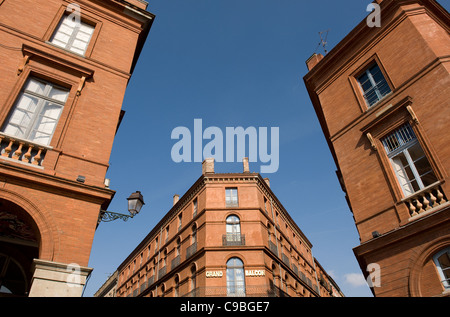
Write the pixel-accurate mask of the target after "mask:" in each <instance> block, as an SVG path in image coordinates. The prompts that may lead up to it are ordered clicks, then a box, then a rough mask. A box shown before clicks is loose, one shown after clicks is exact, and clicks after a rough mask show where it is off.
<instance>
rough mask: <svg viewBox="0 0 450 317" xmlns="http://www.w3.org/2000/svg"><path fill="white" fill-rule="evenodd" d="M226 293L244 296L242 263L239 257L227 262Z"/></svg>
mask: <svg viewBox="0 0 450 317" xmlns="http://www.w3.org/2000/svg"><path fill="white" fill-rule="evenodd" d="M227 295H228V296H245V277H244V263H243V262H242V261H241V259H239V258H231V259H229V260H228V262H227Z"/></svg>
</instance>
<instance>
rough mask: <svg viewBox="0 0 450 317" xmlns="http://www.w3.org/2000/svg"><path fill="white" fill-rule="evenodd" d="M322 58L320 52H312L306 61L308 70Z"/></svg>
mask: <svg viewBox="0 0 450 317" xmlns="http://www.w3.org/2000/svg"><path fill="white" fill-rule="evenodd" d="M322 59H323V55H322V54H316V53H314V54H313V55H312V56H311V57H310V58H308V60H307V61H306V66H308V70H309V71H310V70H311V69H313V68H314V67H315V66H316V65H317V64H319V62H320V61H321V60H322Z"/></svg>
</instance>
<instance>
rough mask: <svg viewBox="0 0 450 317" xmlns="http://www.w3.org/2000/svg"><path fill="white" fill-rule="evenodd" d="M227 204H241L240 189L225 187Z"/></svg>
mask: <svg viewBox="0 0 450 317" xmlns="http://www.w3.org/2000/svg"><path fill="white" fill-rule="evenodd" d="M225 205H226V206H227V207H238V206H239V199H238V189H237V188H236V187H233V188H225Z"/></svg>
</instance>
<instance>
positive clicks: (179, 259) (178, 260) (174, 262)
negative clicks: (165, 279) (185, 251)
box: [171, 255, 181, 270]
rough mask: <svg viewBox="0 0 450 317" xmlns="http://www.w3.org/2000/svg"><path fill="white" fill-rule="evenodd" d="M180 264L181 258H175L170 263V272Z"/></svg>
mask: <svg viewBox="0 0 450 317" xmlns="http://www.w3.org/2000/svg"><path fill="white" fill-rule="evenodd" d="M180 263H181V256H179V255H178V256H176V257H175V258H174V259H173V260H172V262H171V270H173V269H174V268H176V267H177V266H178V265H180Z"/></svg>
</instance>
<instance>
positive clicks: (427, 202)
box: [404, 182, 448, 217]
mask: <svg viewBox="0 0 450 317" xmlns="http://www.w3.org/2000/svg"><path fill="white" fill-rule="evenodd" d="M404 202H405V203H406V206H407V207H408V209H409V215H410V216H411V217H414V216H417V215H420V214H421V213H423V212H426V211H428V210H430V209H433V208H435V207H437V206H440V205H442V204H445V203H446V202H448V200H447V198H446V197H445V195H444V192H443V191H442V188H441V186H440V182H436V183H434V184H432V185H430V186H428V187H426V188H424V189H422V190H420V191H418V192H416V193H414V194H413V195H411V196H409V197H407V198H406V199H404Z"/></svg>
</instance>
